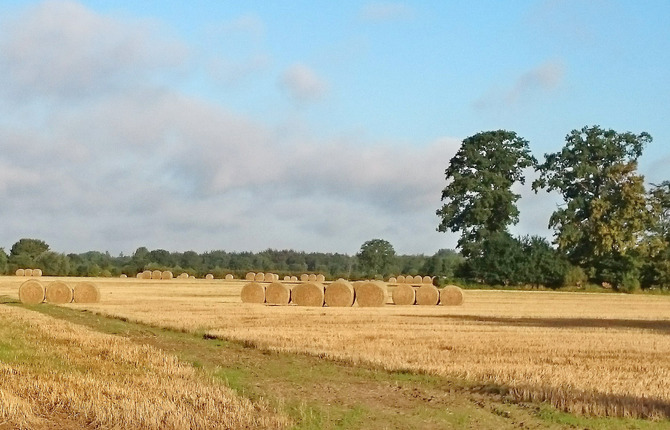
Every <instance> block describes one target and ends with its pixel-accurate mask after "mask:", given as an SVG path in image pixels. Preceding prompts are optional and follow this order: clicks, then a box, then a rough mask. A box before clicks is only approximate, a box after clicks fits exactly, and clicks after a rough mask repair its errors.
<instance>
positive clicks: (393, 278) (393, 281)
mask: <svg viewBox="0 0 670 430" xmlns="http://www.w3.org/2000/svg"><path fill="white" fill-rule="evenodd" d="M397 283H398V279H397V278H395V277H393V276H391V277H390V278H389V284H397Z"/></svg>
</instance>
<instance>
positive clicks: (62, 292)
mask: <svg viewBox="0 0 670 430" xmlns="http://www.w3.org/2000/svg"><path fill="white" fill-rule="evenodd" d="M45 297H46V300H47V302H48V303H55V304H63V303H71V302H72V299H73V298H74V295H73V292H72V288H70V286H69V285H68V284H66V283H65V282H63V281H53V282H51V283H50V284H48V285H47V287H46V294H45Z"/></svg>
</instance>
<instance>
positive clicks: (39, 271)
mask: <svg viewBox="0 0 670 430" xmlns="http://www.w3.org/2000/svg"><path fill="white" fill-rule="evenodd" d="M33 276H35V277H37V278H39V277H40V276H42V269H33Z"/></svg>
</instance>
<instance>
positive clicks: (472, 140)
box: [437, 130, 536, 256]
mask: <svg viewBox="0 0 670 430" xmlns="http://www.w3.org/2000/svg"><path fill="white" fill-rule="evenodd" d="M535 164H536V160H535V158H534V157H533V156H532V155H531V154H530V150H529V148H528V141H526V140H525V139H523V138H521V137H520V136H517V134H516V133H515V132H513V131H506V130H497V131H487V132H482V133H478V134H475V135H474V136H470V137H468V138H466V139H465V140H463V143H462V144H461V147H460V149H459V150H458V152H457V153H456V155H455V156H454V157H453V158H452V159H451V161H450V162H449V167H448V168H447V169H446V171H445V175H446V179H447V186H446V187H445V188H444V190H443V191H442V200H443V201H445V200H446V203H445V204H444V205H443V206H442V208H440V209H439V210H438V211H437V215H438V216H439V217H440V218H441V222H440V224H439V226H438V228H437V230H438V231H441V232H446V231H448V230H450V231H452V232H457V231H460V233H461V237H460V239H459V240H458V247H459V248H460V249H461V251H462V252H463V254H464V255H465V256H468V255H469V254H470V253H471V250H470V247H471V246H475V245H474V244H477V243H479V242H481V241H482V240H483V239H484V238H486V237H487V236H488V235H490V234H494V233H500V232H505V231H507V226H509V225H510V224H516V223H517V222H518V221H519V210H518V208H517V207H516V202H517V200H518V199H519V198H520V197H521V196H520V195H519V194H515V193H514V192H512V185H514V184H515V183H517V182H518V183H521V184H523V183H525V177H524V175H523V169H525V168H528V167H532V166H535Z"/></svg>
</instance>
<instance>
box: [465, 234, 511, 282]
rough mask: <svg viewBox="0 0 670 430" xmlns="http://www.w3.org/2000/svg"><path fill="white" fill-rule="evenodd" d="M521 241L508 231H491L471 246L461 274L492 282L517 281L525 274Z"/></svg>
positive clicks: (476, 280)
mask: <svg viewBox="0 0 670 430" xmlns="http://www.w3.org/2000/svg"><path fill="white" fill-rule="evenodd" d="M523 261H524V255H523V249H522V247H521V243H520V242H519V241H518V240H517V239H515V238H513V237H512V236H511V235H510V234H509V233H507V232H506V231H502V232H497V233H490V234H488V235H487V236H486V237H485V238H483V239H482V240H480V241H479V242H477V243H475V244H473V245H472V246H471V248H470V255H469V257H468V259H467V260H466V262H465V263H464V264H463V265H462V266H460V267H459V270H458V273H457V274H458V276H459V277H461V278H465V279H469V280H471V281H474V282H478V283H483V284H488V285H516V284H519V283H520V281H521V280H522V277H523Z"/></svg>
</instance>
